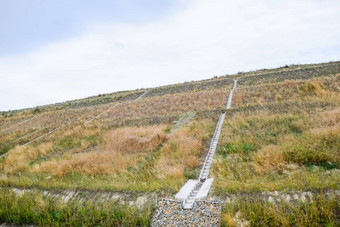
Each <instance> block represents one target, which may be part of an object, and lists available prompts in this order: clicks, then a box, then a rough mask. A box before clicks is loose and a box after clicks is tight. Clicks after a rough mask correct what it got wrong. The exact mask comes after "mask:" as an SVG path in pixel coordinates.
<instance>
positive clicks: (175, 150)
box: [154, 120, 212, 179]
mask: <svg viewBox="0 0 340 227" xmlns="http://www.w3.org/2000/svg"><path fill="white" fill-rule="evenodd" d="M211 125H212V122H211V121H209V120H204V121H202V122H200V123H194V124H192V125H190V126H188V127H184V128H181V129H179V130H176V131H174V132H173V133H172V134H171V135H169V139H168V143H167V144H166V145H164V146H163V147H162V149H161V154H160V157H159V159H158V160H157V161H156V163H155V168H154V172H155V173H156V175H157V177H158V178H160V179H165V178H177V179H183V178H184V174H185V171H187V170H191V169H195V168H197V167H199V166H200V165H201V161H202V160H201V159H202V156H203V151H204V142H205V141H206V139H207V138H208V135H209V130H207V127H211Z"/></svg>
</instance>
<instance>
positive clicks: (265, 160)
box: [253, 145, 285, 175]
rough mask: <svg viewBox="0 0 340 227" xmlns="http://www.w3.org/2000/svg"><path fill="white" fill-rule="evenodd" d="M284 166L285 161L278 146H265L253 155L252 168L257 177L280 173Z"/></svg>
mask: <svg viewBox="0 0 340 227" xmlns="http://www.w3.org/2000/svg"><path fill="white" fill-rule="evenodd" d="M284 166H285V161H284V158H283V155H282V153H281V151H280V148H279V147H278V146H275V145H268V146H265V147H263V148H262V149H261V150H260V151H258V152H257V153H256V154H255V155H254V162H253V167H254V169H255V172H256V173H257V174H259V175H264V174H268V173H274V172H278V173H282V171H283V170H284Z"/></svg>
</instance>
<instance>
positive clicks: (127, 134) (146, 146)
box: [105, 125, 166, 153]
mask: <svg viewBox="0 0 340 227" xmlns="http://www.w3.org/2000/svg"><path fill="white" fill-rule="evenodd" d="M164 130H165V125H156V126H149V127H143V128H142V127H139V128H137V127H124V128H117V129H115V130H112V131H109V132H108V133H107V134H106V136H105V142H106V150H114V151H119V152H122V153H144V152H147V151H152V150H153V149H157V148H158V147H159V146H160V145H161V144H163V143H164V141H165V140H166V134H165V132H164Z"/></svg>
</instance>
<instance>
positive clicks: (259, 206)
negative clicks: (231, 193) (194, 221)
mask: <svg viewBox="0 0 340 227" xmlns="http://www.w3.org/2000/svg"><path fill="white" fill-rule="evenodd" d="M339 205H340V204H339V200H338V198H336V197H332V198H326V197H325V196H324V195H320V196H317V197H315V198H314V199H313V202H311V203H301V202H297V203H290V204H288V203H285V202H276V204H271V203H268V202H265V201H263V200H260V199H259V198H241V199H238V200H237V201H235V202H234V203H232V204H226V205H225V206H224V207H223V209H222V226H236V221H235V220H236V218H235V217H236V216H237V219H238V221H241V222H243V223H246V222H247V223H248V225H249V226H339V224H340V221H339V220H340V206H339Z"/></svg>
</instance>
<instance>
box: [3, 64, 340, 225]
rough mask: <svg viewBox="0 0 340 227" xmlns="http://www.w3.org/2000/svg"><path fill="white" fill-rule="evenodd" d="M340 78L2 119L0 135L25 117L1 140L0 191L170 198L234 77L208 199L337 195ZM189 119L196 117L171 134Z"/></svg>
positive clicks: (266, 75)
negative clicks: (274, 193) (328, 191)
mask: <svg viewBox="0 0 340 227" xmlns="http://www.w3.org/2000/svg"><path fill="white" fill-rule="evenodd" d="M339 73H340V63H339V62H335V63H326V64H317V65H302V66H291V67H283V68H279V69H272V70H259V71H255V72H249V73H240V74H237V75H233V76H224V77H219V78H213V79H209V80H205V81H197V82H187V83H183V84H177V85H169V86H164V87H159V88H155V89H151V90H150V91H149V93H148V94H147V95H146V96H145V97H144V98H143V99H141V100H139V101H138V102H132V100H134V99H135V98H136V97H138V96H139V95H140V94H142V93H143V92H144V90H138V91H127V92H119V93H112V94H108V95H101V96H98V97H91V98H87V99H83V100H76V101H71V102H67V103H61V104H56V105H48V106H44V107H38V108H35V109H28V110H22V111H13V112H6V113H2V115H1V118H0V130H3V129H6V128H8V127H11V126H13V125H15V124H17V123H19V122H21V121H22V120H25V119H30V118H32V117H33V118H32V120H30V121H29V122H27V123H24V124H22V125H20V126H17V127H14V128H12V129H10V130H8V131H6V132H1V134H0V154H1V153H4V152H7V151H10V152H9V154H8V156H7V157H6V158H5V159H3V160H2V161H1V163H0V168H1V170H0V185H2V186H11V185H13V186H20V187H41V188H85V189H95V190H118V191H162V192H167V193H169V194H172V193H174V192H176V191H177V190H178V189H179V188H180V187H181V186H182V185H183V183H184V182H185V181H186V180H187V179H190V178H193V177H197V176H198V174H199V170H200V169H199V168H200V165H201V163H202V161H203V158H204V153H205V151H206V148H207V146H208V142H209V138H210V137H211V135H212V133H213V130H214V127H215V124H216V120H217V117H218V113H219V112H220V111H221V110H222V109H223V108H224V105H225V104H226V100H227V94H228V89H230V88H231V87H232V83H233V81H232V79H231V78H238V80H239V83H238V89H237V90H236V91H235V93H234V97H233V103H232V106H233V109H232V110H231V111H229V112H228V114H227V119H226V121H225V123H224V126H223V129H222V135H221V139H220V143H219V147H218V151H217V154H216V158H215V160H214V164H213V168H212V175H213V177H214V179H215V181H214V187H215V193H216V194H217V195H222V194H224V193H228V192H236V193H241V192H244V191H265V190H314V189H324V188H333V189H338V184H339V182H340V174H339V161H340V160H339V157H340V151H339V147H340V137H339V135H340V130H339V128H340V102H339V100H340V74H339ZM118 102H120V103H121V105H120V106H118V107H117V108H116V109H113V110H110V111H108V112H107V113H105V114H104V115H103V116H102V117H101V118H100V119H99V120H96V121H94V122H92V123H90V124H84V122H85V121H86V120H87V119H90V118H92V117H94V116H96V115H97V114H99V113H101V112H103V111H104V110H106V109H107V108H109V107H110V106H112V105H113V104H114V103H118ZM188 111H195V112H196V113H197V114H196V117H195V118H193V119H191V121H190V122H189V123H187V124H186V125H185V126H182V127H181V128H179V129H178V130H175V131H173V130H171V128H173V127H175V126H174V123H172V122H173V121H174V120H177V119H179V118H180V116H181V114H183V113H185V112H188ZM68 122H71V124H70V125H67V126H65V127H64V128H62V129H61V130H60V131H58V132H56V133H54V134H51V135H49V136H47V137H44V138H42V139H41V140H39V141H37V142H35V143H33V144H31V145H29V146H27V147H21V146H18V145H20V144H23V143H25V142H27V141H29V140H31V139H33V138H35V137H37V136H39V135H41V134H42V133H43V132H48V131H49V130H52V129H54V128H56V127H58V126H60V125H63V124H65V123H68ZM137 126H143V127H142V128H139V127H137ZM240 203H241V202H240ZM240 206H241V205H240ZM325 206H326V205H325ZM230 209H231V208H224V213H225V214H226V215H227V216H225V223H227V222H228V223H229V224H230V223H231V222H232V221H231V220H229V219H228V217H229V216H228V215H231V214H232V212H231V211H230ZM254 209H255V208H254ZM256 209H257V208H256ZM301 209H302V208H301ZM233 214H234V215H235V212H234V213H233ZM248 218H249V217H248ZM332 218H333V219H334V216H332ZM254 221H256V220H254ZM282 222H283V221H282ZM297 222H298V221H297Z"/></svg>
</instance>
